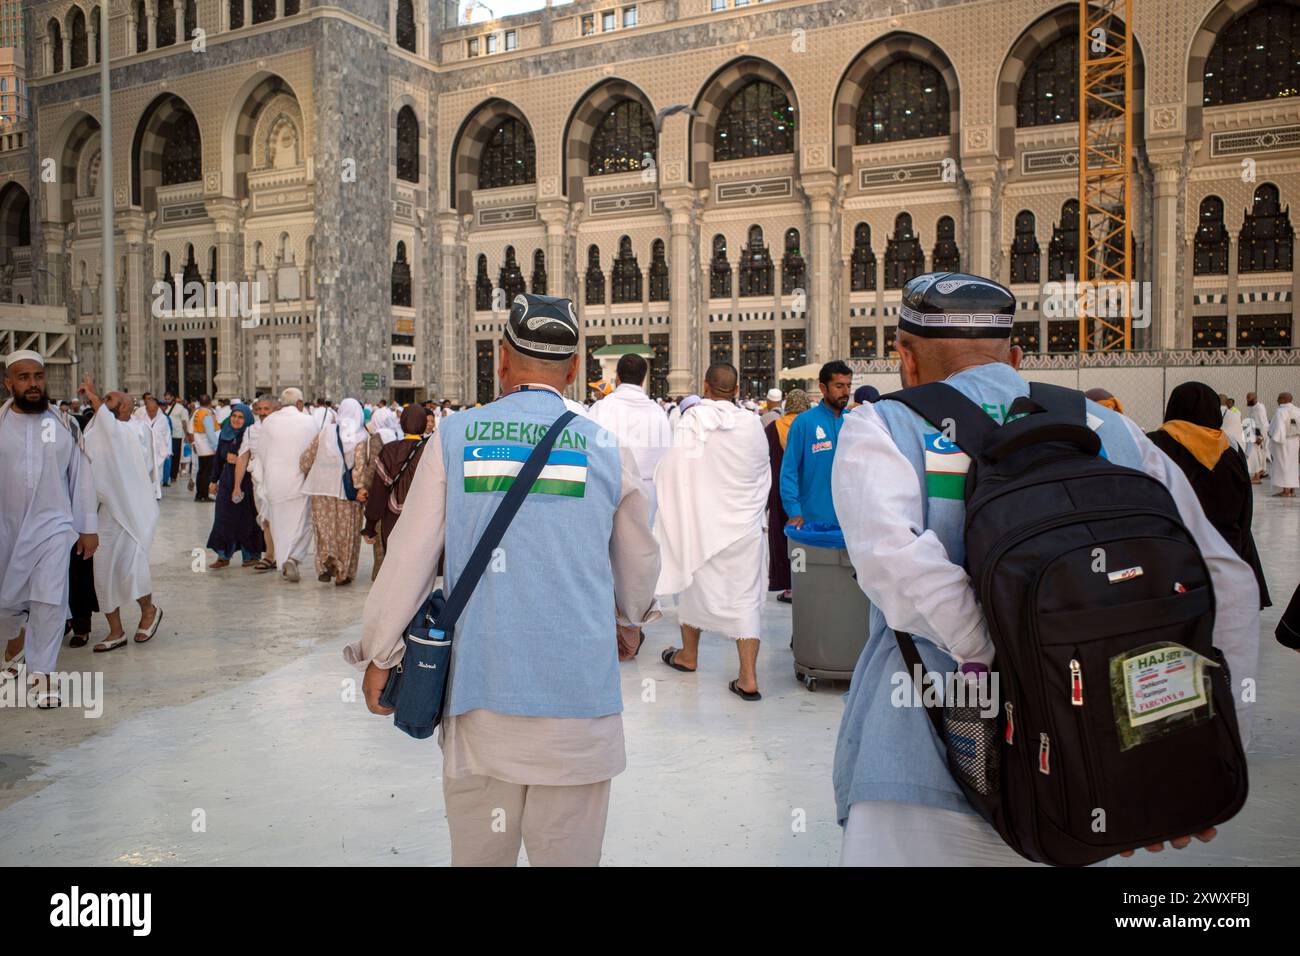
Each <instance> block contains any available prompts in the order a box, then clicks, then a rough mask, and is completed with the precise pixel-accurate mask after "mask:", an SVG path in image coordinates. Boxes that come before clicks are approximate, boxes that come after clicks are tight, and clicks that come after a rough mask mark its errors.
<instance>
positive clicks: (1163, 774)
mask: <svg viewBox="0 0 1300 956" xmlns="http://www.w3.org/2000/svg"><path fill="white" fill-rule="evenodd" d="M882 400H894V401H897V402H901V403H902V404H904V405H906V406H907V407H908V408H910V409H911V410H912V411H914V412H916V413H917V414H918V415H920V416H921V417H922V418H925V419H927V420H928V421H929V422H930V423H931V424H933V425H935V426H937V427H939V428H941V429H942V428H945V427H947V428H948V429H949V430H950V431H951V433H952V434H951V435H950V436H949V437H950V438H951V440H952V441H953V442H954V443H955V444H956V445H957V446H958V447H959V448H960V449H961V451H963V452H965V453H966V454H967V455H968V456H970V459H971V466H970V470H969V472H968V473H967V476H966V486H965V499H966V522H965V543H966V562H965V566H966V570H967V572H968V573H969V574H970V577H971V581H972V584H973V585H974V587H975V589H976V596H977V598H978V600H979V602H980V605H981V607H982V609H983V612H984V615H985V618H986V619H987V621H988V629H989V635H990V637H991V638H992V641H993V645H994V649H995V654H996V657H995V660H994V663H993V671H994V673H995V674H996V676H997V678H998V691H999V693H998V697H999V698H1000V700H994V701H991V702H985V703H988V704H991V706H985V707H980V706H977V705H972V704H971V703H970V702H969V699H967V700H966V701H965V705H964V706H963V701H962V700H961V699H959V698H958V696H957V695H956V694H953V695H951V696H949V695H947V694H945V695H944V699H945V704H944V705H943V706H942V707H939V706H934V705H933V700H934V693H933V690H934V689H933V688H931V691H932V692H931V694H929V695H923V699H925V698H927V697H928V698H929V702H930V703H931V706H927V707H926V711H927V713H928V715H929V716H930V718H931V720H932V722H933V723H934V727H935V730H936V732H937V733H938V735H939V739H940V741H941V742H942V743H943V745H944V746H945V748H946V751H947V754H948V766H949V770H950V772H951V773H952V774H953V777H954V779H956V781H957V782H958V783H959V784H960V785H961V787H962V790H963V791H964V792H965V794H966V797H967V799H968V800H969V801H970V803H971V805H972V806H973V807H974V808H975V810H976V811H978V812H979V813H980V815H981V816H983V817H984V819H985V820H987V821H988V822H989V823H990V824H991V825H992V826H993V827H994V828H995V829H996V830H997V831H998V834H999V835H1000V836H1001V837H1002V839H1003V840H1005V841H1006V843H1007V844H1008V845H1009V846H1010V847H1011V848H1012V849H1014V850H1016V851H1017V852H1018V853H1020V854H1021V855H1022V856H1025V857H1027V858H1028V859H1030V860H1034V861H1037V862H1041V863H1051V864H1055V865H1062V866H1083V865H1087V864H1090V863H1095V862H1097V861H1099V860H1103V859H1106V858H1107V857H1110V856H1113V855H1115V854H1116V853H1119V852H1120V851H1123V850H1131V849H1136V848H1138V847H1143V846H1147V845H1149V844H1154V843H1159V842H1162V841H1166V840H1170V839H1172V838H1176V837H1181V836H1185V835H1188V834H1195V833H1200V832H1202V831H1204V830H1206V829H1208V828H1209V827H1211V826H1214V825H1216V824H1219V823H1222V822H1223V821H1225V820H1227V819H1229V818H1231V817H1232V816H1233V815H1234V814H1236V812H1237V811H1238V810H1240V809H1241V807H1242V805H1243V804H1244V803H1245V801H1246V759H1245V754H1244V753H1243V750H1242V746H1241V738H1240V736H1239V734H1238V731H1237V717H1236V710H1235V708H1234V700H1233V696H1234V695H1233V692H1232V684H1231V679H1230V677H1229V674H1228V669H1227V666H1226V664H1225V663H1224V660H1223V656H1222V654H1221V653H1220V652H1219V651H1218V650H1217V649H1216V648H1214V647H1213V645H1212V643H1211V638H1212V634H1213V628H1214V592H1213V588H1212V587H1211V583H1210V576H1209V572H1208V569H1207V568H1206V565H1205V561H1204V560H1203V559H1202V557H1201V553H1200V550H1199V549H1198V547H1197V545H1196V542H1195V541H1194V540H1193V538H1192V536H1191V534H1190V532H1188V530H1187V528H1186V527H1184V525H1183V523H1182V521H1181V520H1180V518H1179V515H1178V510H1177V507H1176V505H1175V504H1174V500H1173V497H1172V496H1171V495H1170V493H1169V491H1168V489H1166V488H1165V487H1164V486H1163V485H1162V484H1160V483H1159V482H1158V481H1156V480H1155V479H1154V478H1151V477H1150V476H1148V475H1146V474H1145V473H1143V472H1141V471H1137V470H1134V469H1132V468H1125V467H1122V466H1120V465H1116V464H1113V463H1111V462H1109V461H1107V460H1106V459H1105V458H1103V457H1101V456H1100V455H1099V452H1100V450H1101V440H1100V439H1099V438H1098V436H1097V434H1096V433H1095V432H1094V431H1093V430H1092V429H1091V428H1090V427H1089V426H1088V422H1087V412H1086V405H1085V402H1084V397H1083V395H1082V394H1081V393H1079V392H1076V391H1072V390H1070V389H1065V388H1060V387H1057V386H1052V385H1044V384H1040V383H1033V384H1031V386H1030V393H1029V396H1028V397H1021V398H1019V399H1017V400H1016V402H1015V403H1014V404H1013V405H1012V406H1011V408H1010V410H1009V412H1008V415H1007V423H1006V424H1004V425H1002V426H1001V427H998V426H997V425H996V424H995V423H994V421H993V420H992V419H991V418H990V417H989V415H988V414H987V413H986V412H985V411H984V410H983V409H982V408H980V406H978V405H976V404H975V403H974V402H972V401H971V400H969V399H968V398H966V397H965V396H964V395H962V394H961V393H960V392H958V391H957V390H956V389H955V388H953V387H952V386H950V385H946V384H944V383H933V384H928V385H921V386H918V387H915V388H910V389H905V390H903V391H901V392H894V393H892V394H890V395H886V396H884V399H882ZM896 637H897V640H898V644H899V648H900V649H901V650H902V652H903V657H904V660H905V661H906V663H907V667H908V671H909V673H910V674H917V673H920V674H924V673H925V670H924V667H923V666H921V659H920V656H919V654H918V653H917V651H916V646H915V644H914V643H913V641H912V638H911V636H910V635H908V634H904V633H899V632H896ZM1178 648H1182V649H1187V650H1190V651H1194V652H1195V653H1196V654H1197V655H1200V656H1201V657H1202V658H1208V659H1209V661H1212V662H1214V663H1213V664H1211V663H1204V662H1202V661H1200V660H1198V659H1197V658H1195V657H1193V656H1192V655H1188V654H1186V653H1185V651H1183V650H1179V649H1178ZM1215 665H1217V666H1215ZM951 686H953V687H956V686H957V685H956V684H955V683H954V684H953V685H951ZM917 690H918V691H921V690H923V688H917ZM1198 702H1199V703H1198ZM994 707H996V714H995V715H994V716H984V715H987V713H988V711H989V710H992V709H993V708H994Z"/></svg>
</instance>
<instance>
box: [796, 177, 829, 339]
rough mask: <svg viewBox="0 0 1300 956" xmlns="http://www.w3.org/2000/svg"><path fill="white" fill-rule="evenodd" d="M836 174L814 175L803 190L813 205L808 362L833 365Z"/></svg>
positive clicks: (808, 277)
mask: <svg viewBox="0 0 1300 956" xmlns="http://www.w3.org/2000/svg"><path fill="white" fill-rule="evenodd" d="M835 186H836V183H835V175H834V173H813V174H809V175H808V176H806V177H805V178H804V181H803V190H804V192H805V193H806V194H807V196H808V202H809V204H810V211H809V222H810V223H811V224H812V235H810V236H809V237H808V239H809V243H808V245H809V252H810V253H811V255H810V256H809V260H808V276H807V278H806V279H805V285H806V290H805V291H806V299H807V309H808V311H807V315H808V319H807V328H808V333H807V349H808V353H807V354H808V361H809V362H814V363H822V362H829V361H830V360H831V359H832V358H834V357H835V356H834V355H832V354H831V348H832V345H833V342H832V333H833V329H834V321H835V317H834V315H833V314H832V311H831V305H832V303H831V215H832V211H833V206H834V200H835Z"/></svg>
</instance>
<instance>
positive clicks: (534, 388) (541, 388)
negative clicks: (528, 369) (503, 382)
mask: <svg viewBox="0 0 1300 956" xmlns="http://www.w3.org/2000/svg"><path fill="white" fill-rule="evenodd" d="M516 392H551V393H552V394H555V395H559V397H560V398H561V399H562V398H564V396H563V395H560V390H559V389H558V388H555V387H553V386H551V385H539V384H524V385H516V386H515V387H514V388H512V389H511V390H510V391H508V392H506V394H505V395H502V396H501V397H502V398H505V397H506V395H514V394H515V393H516Z"/></svg>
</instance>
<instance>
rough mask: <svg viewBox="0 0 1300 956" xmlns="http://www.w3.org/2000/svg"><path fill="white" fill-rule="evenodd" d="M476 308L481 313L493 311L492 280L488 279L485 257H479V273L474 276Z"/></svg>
mask: <svg viewBox="0 0 1300 956" xmlns="http://www.w3.org/2000/svg"><path fill="white" fill-rule="evenodd" d="M474 308H475V310H476V311H479V312H490V311H492V280H491V279H489V278H488V271H487V256H484V255H480V256H479V257H478V273H477V275H475V276H474Z"/></svg>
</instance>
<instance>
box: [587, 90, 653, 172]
mask: <svg viewBox="0 0 1300 956" xmlns="http://www.w3.org/2000/svg"><path fill="white" fill-rule="evenodd" d="M654 162H655V124H654V120H653V119H652V118H651V116H650V114H649V112H648V111H647V110H646V109H645V107H643V106H642V105H641V104H640V103H639V102H637V101H636V100H623V101H621V102H620V103H617V104H615V105H614V107H613V108H611V109H609V110H607V111H606V112H605V116H604V118H603V119H602V120H601V121H600V125H599V126H597V127H596V132H595V133H594V134H593V135H592V137H591V159H590V162H589V163H588V165H587V173H588V175H591V176H602V175H604V174H605V173H629V172H633V171H635V170H638V169H644V168H646V167H649V166H653V165H654Z"/></svg>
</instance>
